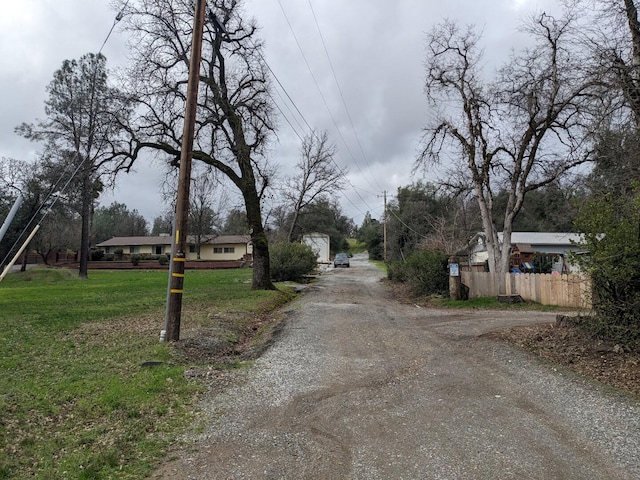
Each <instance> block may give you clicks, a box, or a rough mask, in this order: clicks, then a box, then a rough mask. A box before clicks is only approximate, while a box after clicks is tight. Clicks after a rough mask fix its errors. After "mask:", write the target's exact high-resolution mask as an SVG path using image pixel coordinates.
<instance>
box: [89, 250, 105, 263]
mask: <svg viewBox="0 0 640 480" xmlns="http://www.w3.org/2000/svg"><path fill="white" fill-rule="evenodd" d="M103 257H104V250H91V261H93V262H97V261H100V260H102V258H103Z"/></svg>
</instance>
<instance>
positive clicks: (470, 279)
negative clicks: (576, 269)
mask: <svg viewBox="0 0 640 480" xmlns="http://www.w3.org/2000/svg"><path fill="white" fill-rule="evenodd" d="M460 274H461V280H462V283H463V284H464V285H466V286H467V287H469V298H477V297H492V296H497V295H520V297H522V299H523V300H530V301H533V302H537V303H540V304H542V305H557V306H560V307H570V308H585V309H590V308H591V306H592V300H591V283H590V281H589V279H588V278H585V277H583V276H581V275H573V274H571V275H551V274H540V273H518V274H516V273H507V274H494V273H488V272H460Z"/></svg>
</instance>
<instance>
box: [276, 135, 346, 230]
mask: <svg viewBox="0 0 640 480" xmlns="http://www.w3.org/2000/svg"><path fill="white" fill-rule="evenodd" d="M335 154H336V147H335V145H334V144H332V143H331V142H330V141H329V136H328V134H327V132H326V131H325V132H322V134H320V135H318V134H317V133H316V132H315V131H312V132H311V133H309V135H307V136H306V137H305V138H303V139H302V145H301V147H300V162H298V164H297V165H296V169H297V174H295V175H294V176H292V177H289V178H288V179H287V180H286V181H285V188H284V190H283V194H284V197H285V198H286V199H287V201H288V203H290V205H292V206H293V212H292V214H291V224H290V226H289V233H288V235H287V241H288V242H290V241H291V240H292V237H293V232H294V230H295V228H296V226H297V224H298V219H299V217H300V214H301V213H302V211H303V210H304V209H305V207H307V206H309V205H310V204H312V203H313V202H314V201H315V200H317V199H318V198H319V197H321V196H323V195H328V194H331V193H335V192H336V191H338V190H340V189H341V188H343V187H344V183H345V173H346V172H345V171H341V170H340V169H339V168H338V166H337V165H336V164H335V162H334V159H333V157H334V156H335Z"/></svg>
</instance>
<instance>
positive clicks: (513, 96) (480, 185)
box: [416, 14, 600, 272]
mask: <svg viewBox="0 0 640 480" xmlns="http://www.w3.org/2000/svg"><path fill="white" fill-rule="evenodd" d="M570 24H571V17H569V16H567V17H566V18H563V19H560V20H556V19H554V18H553V17H550V16H548V15H545V14H541V15H539V16H538V17H536V18H535V19H534V21H533V22H532V24H531V25H530V26H529V29H528V32H529V33H530V34H532V35H533V36H534V38H535V46H534V47H533V48H531V49H529V50H525V51H523V52H522V53H520V54H518V55H513V57H512V58H511V60H510V61H509V62H508V63H507V64H506V65H505V67H503V68H502V69H501V70H500V71H499V73H498V75H497V78H496V79H495V80H494V81H493V82H486V81H485V80H484V79H483V72H482V70H481V65H482V52H481V51H480V37H479V35H478V34H476V32H475V31H474V29H473V28H472V27H470V28H468V29H466V30H461V29H460V28H459V27H458V26H457V25H456V24H455V23H452V22H445V23H443V24H441V25H439V26H437V27H436V28H435V29H434V30H432V32H431V33H430V34H429V35H428V42H427V50H428V53H427V61H426V66H427V74H426V83H425V93H426V96H427V99H428V100H429V102H430V104H431V105H432V106H434V107H435V106H438V105H440V106H444V108H442V109H441V111H440V112H439V113H438V115H436V116H435V118H434V121H433V122H432V123H431V124H430V125H428V126H427V127H426V128H425V135H424V139H423V141H424V148H423V150H422V152H421V154H420V156H419V157H418V160H417V163H416V167H427V166H428V165H430V164H432V163H434V162H438V161H439V160H441V158H442V156H443V155H445V154H448V155H450V157H449V158H451V159H452V160H453V161H454V164H455V166H456V168H454V169H453V171H452V172H451V174H450V175H449V179H460V176H459V175H458V174H456V172H460V171H462V172H464V175H463V177H462V178H463V179H464V182H463V183H454V182H451V183H449V186H450V187H452V188H456V189H459V190H464V189H469V188H470V189H472V191H473V193H474V195H475V197H476V200H477V202H478V206H479V209H480V216H481V218H482V226H483V230H484V235H485V241H486V244H487V250H488V254H489V269H490V270H491V271H492V272H506V271H508V268H509V257H510V248H511V231H512V226H513V221H514V219H515V218H516V216H517V215H518V212H519V211H520V209H521V208H522V205H523V201H524V198H525V195H526V194H527V192H530V191H533V190H536V189H538V188H541V187H543V186H545V185H547V184H549V183H551V182H553V181H555V180H556V179H557V178H559V177H560V176H561V175H562V174H564V173H565V172H567V171H568V170H570V169H572V168H574V167H575V166H577V165H579V164H581V163H583V162H585V161H587V160H588V155H589V148H588V143H587V138H588V137H587V136H586V134H587V132H588V131H587V129H586V127H587V126H588V125H589V126H591V122H592V121H593V119H592V113H593V110H591V109H590V107H592V102H593V101H594V100H596V99H597V98H598V97H599V96H600V95H599V94H598V92H597V91H596V88H597V87H598V86H599V83H598V82H596V81H594V80H593V77H592V76H591V75H590V72H588V71H585V69H584V68H583V66H582V65H581V61H580V60H581V59H579V58H577V56H574V55H572V52H570V51H568V50H567V44H568V43H569V38H568V37H569V33H570V29H569V26H570ZM456 158H457V159H459V160H461V161H462V162H463V166H462V167H461V166H460V164H459V163H457V162H456V161H455V159H456ZM499 188H501V189H502V190H503V191H506V192H507V193H508V200H507V202H506V207H505V210H504V212H503V213H502V214H503V215H504V222H503V238H502V239H501V240H502V242H500V241H499V238H498V233H499V232H498V231H497V228H496V221H495V218H494V211H493V208H494V198H495V194H496V192H497V191H498V189H499Z"/></svg>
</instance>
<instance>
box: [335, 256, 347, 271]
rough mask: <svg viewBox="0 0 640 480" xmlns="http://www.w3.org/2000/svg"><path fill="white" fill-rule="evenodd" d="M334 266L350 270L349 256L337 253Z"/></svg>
mask: <svg viewBox="0 0 640 480" xmlns="http://www.w3.org/2000/svg"><path fill="white" fill-rule="evenodd" d="M333 266H334V267H347V268H349V256H348V255H347V254H346V253H336V256H335V258H334V259H333Z"/></svg>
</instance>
